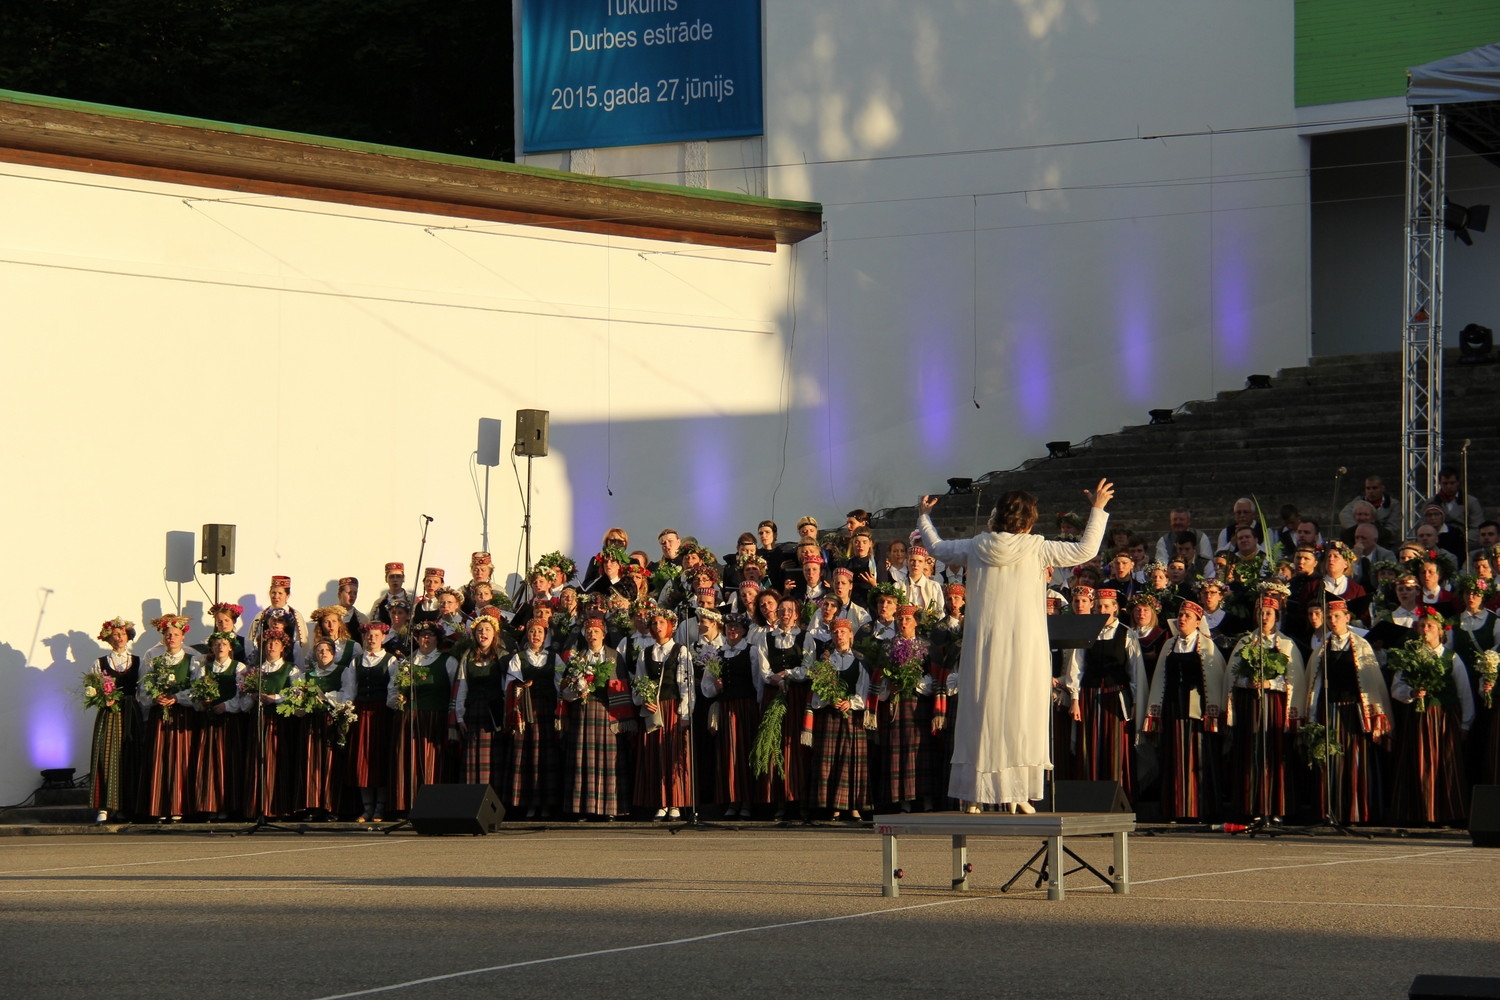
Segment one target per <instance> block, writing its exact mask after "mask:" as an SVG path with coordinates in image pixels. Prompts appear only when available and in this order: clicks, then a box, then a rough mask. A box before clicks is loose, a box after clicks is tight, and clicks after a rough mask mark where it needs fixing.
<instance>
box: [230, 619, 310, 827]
mask: <svg viewBox="0 0 1500 1000" xmlns="http://www.w3.org/2000/svg"><path fill="white" fill-rule="evenodd" d="M273 637H274V638H275V639H276V640H277V641H279V642H282V643H283V644H285V645H286V646H290V637H288V636H287V635H286V633H285V632H282V631H281V630H279V629H276V630H271V631H268V632H267V633H266V635H265V639H266V640H269V639H271V638H273ZM268 655H269V654H268ZM301 677H302V671H301V670H299V669H297V668H296V667H294V666H292V664H291V661H290V660H288V659H287V658H286V657H285V656H284V655H277V656H273V657H271V658H270V659H269V660H267V661H266V662H263V663H261V664H259V665H258V666H257V667H256V668H255V669H254V671H246V672H244V673H243V674H241V678H242V682H244V683H246V684H249V683H251V682H252V679H253V684H254V685H255V690H254V691H248V690H247V691H245V694H246V695H247V697H249V698H250V699H252V700H250V701H248V702H247V703H246V705H245V711H246V713H247V717H248V718H250V719H252V720H253V721H252V722H251V723H250V725H249V730H250V737H249V740H248V742H247V745H246V750H247V753H246V755H245V764H246V767H245V815H246V816H247V817H255V818H259V817H261V816H264V817H266V818H267V819H274V818H276V817H278V816H286V815H287V814H289V813H291V812H292V810H293V805H292V803H293V801H294V798H293V786H294V784H295V781H296V776H297V772H296V769H297V752H298V749H299V748H298V746H297V744H296V742H295V739H294V736H295V733H294V732H293V726H292V724H291V723H292V721H293V720H291V719H288V718H284V717H282V716H279V715H277V714H276V706H277V705H279V704H280V703H281V702H282V700H283V692H285V691H286V689H287V687H288V686H289V685H290V684H292V683H294V682H295V681H297V680H300V679H301ZM257 698H258V699H259V701H260V704H259V705H257V704H256V703H255V700H253V699H257ZM262 757H264V764H262V760H261V758H262Z"/></svg>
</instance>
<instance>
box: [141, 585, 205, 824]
mask: <svg viewBox="0 0 1500 1000" xmlns="http://www.w3.org/2000/svg"><path fill="white" fill-rule="evenodd" d="M151 624H152V627H153V628H155V629H156V630H157V631H158V632H160V633H161V634H162V636H163V639H164V640H166V639H167V630H168V629H175V630H177V631H178V632H179V634H182V633H186V631H187V628H188V620H187V619H186V618H184V617H182V616H181V615H163V616H161V617H160V618H157V619H156V620H155V621H153V622H152V623H151ZM192 670H193V661H192V658H191V657H189V656H188V653H187V650H186V649H184V648H183V647H182V646H181V645H180V644H179V645H178V646H177V648H176V649H175V650H172V649H171V648H170V646H169V647H168V649H167V651H166V652H163V653H161V654H160V655H158V656H153V657H152V658H151V660H150V665H149V668H148V670H147V672H146V673H145V674H144V675H143V676H142V677H141V683H140V685H139V686H138V687H137V689H136V692H137V693H136V699H137V701H138V702H139V704H140V706H141V707H142V708H143V709H145V710H146V712H147V715H146V730H145V739H144V744H143V748H142V749H143V753H142V763H143V764H144V770H143V773H142V777H141V787H140V792H139V796H138V805H137V807H136V813H137V814H138V815H139V816H155V817H158V818H167V817H171V818H174V819H180V818H181V817H182V816H184V815H185V814H187V813H190V812H195V811H196V808H197V798H196V796H195V795H194V790H193V735H194V731H195V729H196V728H197V727H196V725H195V724H194V723H195V719H194V717H193V714H194V713H193V711H192V698H191V695H190V694H189V693H188V687H189V685H190V684H191V682H192ZM162 702H165V704H162Z"/></svg>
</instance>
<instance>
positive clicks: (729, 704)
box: [693, 608, 770, 819]
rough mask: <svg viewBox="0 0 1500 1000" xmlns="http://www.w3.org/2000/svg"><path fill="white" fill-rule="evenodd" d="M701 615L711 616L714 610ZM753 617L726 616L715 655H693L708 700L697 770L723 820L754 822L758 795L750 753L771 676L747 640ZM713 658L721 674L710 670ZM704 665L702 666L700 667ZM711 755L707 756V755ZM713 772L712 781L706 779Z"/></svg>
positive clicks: (758, 650) (697, 748)
mask: <svg viewBox="0 0 1500 1000" xmlns="http://www.w3.org/2000/svg"><path fill="white" fill-rule="evenodd" d="M698 613H699V615H705V614H713V613H714V612H713V611H712V610H711V609H706V608H705V609H701V610H699V612H698ZM749 634H750V618H749V616H748V615H743V614H739V613H738V612H736V613H733V614H729V615H725V616H724V637H723V641H722V642H721V643H720V645H718V646H717V647H713V650H714V651H713V652H712V653H708V652H707V648H705V647H700V648H699V649H695V650H694V655H693V665H694V670H695V671H698V673H699V678H698V690H699V692H701V693H702V695H703V697H704V698H705V699H707V701H706V703H707V704H708V706H709V707H708V709H707V710H706V712H704V713H701V714H704V715H706V716H707V718H706V719H705V722H704V724H703V735H704V737H705V739H703V740H699V741H696V742H695V744H694V752H695V753H696V754H697V755H698V756H697V759H696V760H695V761H694V762H693V763H694V771H695V772H696V773H697V774H698V775H699V778H698V788H699V789H700V790H704V789H711V793H710V794H709V795H707V796H703V797H700V799H699V802H700V803H701V802H703V801H704V800H705V799H709V800H711V801H713V802H714V803H716V804H718V805H721V806H723V807H724V818H725V819H728V818H730V817H731V816H734V815H735V814H736V813H738V814H739V818H740V819H749V818H750V805H751V802H752V799H753V795H754V792H755V787H756V783H755V778H754V776H753V775H751V773H750V748H751V746H752V745H753V744H754V742H755V733H756V730H757V729H758V728H759V726H760V702H761V697H762V695H763V694H764V691H765V678H766V676H767V675H768V674H769V673H770V667H769V665H768V663H767V661H766V655H765V651H764V650H763V649H762V648H761V647H760V645H759V644H757V643H753V642H751V641H750V640H749ZM710 659H712V661H713V662H715V663H716V664H717V670H718V672H717V673H715V672H714V669H711V668H710ZM700 664H701V666H700ZM704 751H707V752H704ZM710 771H711V780H707V781H705V780H704V775H705V772H710Z"/></svg>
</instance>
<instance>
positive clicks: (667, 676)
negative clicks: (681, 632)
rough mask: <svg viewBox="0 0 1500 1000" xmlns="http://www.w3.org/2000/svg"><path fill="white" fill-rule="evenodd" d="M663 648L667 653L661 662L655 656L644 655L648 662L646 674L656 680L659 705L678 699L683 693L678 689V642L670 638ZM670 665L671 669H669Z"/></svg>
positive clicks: (643, 658) (644, 659)
mask: <svg viewBox="0 0 1500 1000" xmlns="http://www.w3.org/2000/svg"><path fill="white" fill-rule="evenodd" d="M663 648H664V649H665V650H666V655H665V656H663V657H662V660H661V662H660V663H658V662H657V661H656V658H655V657H653V656H649V655H648V656H644V657H642V660H643V661H644V662H645V664H646V676H647V677H650V678H651V679H652V680H653V681H656V684H657V687H656V702H657V704H658V705H660V704H665V703H666V702H669V701H676V700H677V699H678V698H681V697H682V693H681V692H680V691H679V690H678V689H677V649H678V646H677V643H676V641H675V640H672V639H668V640H667V642H666V645H665V646H664V647H663ZM669 667H670V668H671V669H667V668H669Z"/></svg>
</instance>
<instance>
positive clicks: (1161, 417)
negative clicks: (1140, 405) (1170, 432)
mask: <svg viewBox="0 0 1500 1000" xmlns="http://www.w3.org/2000/svg"><path fill="white" fill-rule="evenodd" d="M1147 412H1148V413H1150V414H1151V422H1152V423H1153V424H1170V423H1171V422H1172V411H1171V410H1165V409H1162V410H1148V411H1147Z"/></svg>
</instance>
